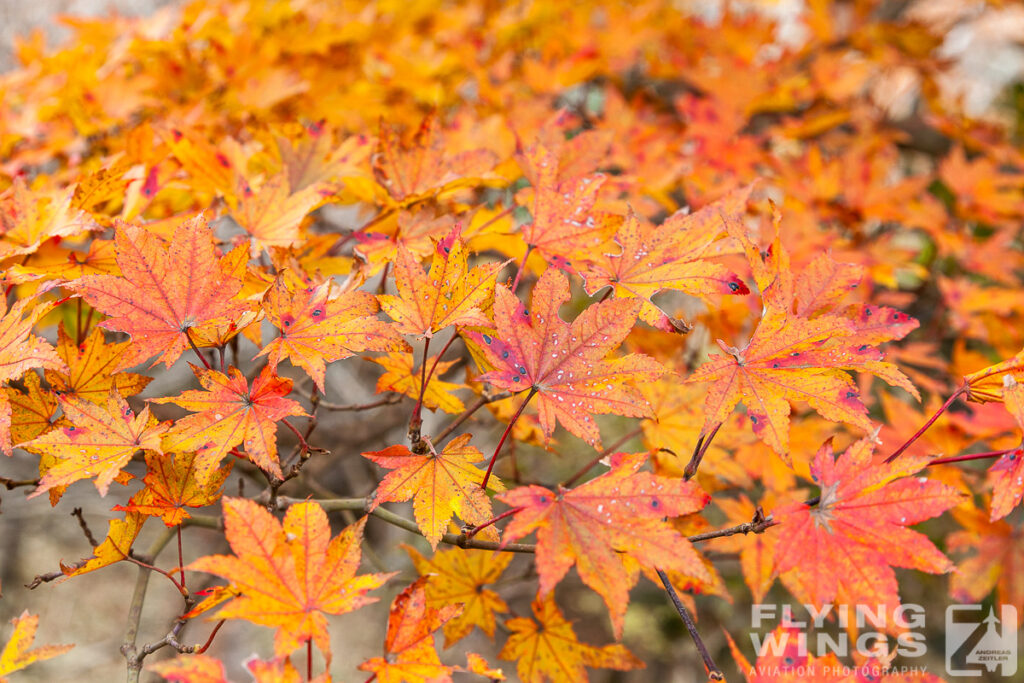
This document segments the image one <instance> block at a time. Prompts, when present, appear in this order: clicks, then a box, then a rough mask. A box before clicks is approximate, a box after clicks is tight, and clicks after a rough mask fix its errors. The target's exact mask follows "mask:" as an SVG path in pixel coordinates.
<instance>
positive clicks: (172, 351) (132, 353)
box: [72, 216, 249, 367]
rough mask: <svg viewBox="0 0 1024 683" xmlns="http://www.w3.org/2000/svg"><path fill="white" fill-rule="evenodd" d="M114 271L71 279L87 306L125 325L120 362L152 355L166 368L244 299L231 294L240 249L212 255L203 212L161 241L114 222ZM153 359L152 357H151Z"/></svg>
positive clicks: (233, 314)
mask: <svg viewBox="0 0 1024 683" xmlns="http://www.w3.org/2000/svg"><path fill="white" fill-rule="evenodd" d="M115 240H116V244H117V265H118V267H119V268H120V269H121V275H86V276H85V277H83V278H82V279H80V280H77V281H75V282H74V283H73V284H72V288H73V289H75V290H76V291H78V292H79V293H80V294H81V295H82V296H83V297H85V300H86V301H88V302H89V304H90V305H91V306H93V307H94V308H96V309H97V310H99V311H102V312H103V313H106V314H107V315H109V316H111V317H110V318H108V319H107V320H104V321H103V322H102V323H100V324H101V325H102V326H103V327H105V328H106V329H108V330H115V331H118V332H126V333H128V334H129V335H131V337H132V345H131V347H129V350H128V351H126V352H125V354H124V357H122V360H121V363H120V364H119V366H120V367H130V366H132V365H135V364H137V363H139V362H141V361H143V360H145V359H147V358H150V357H152V356H154V355H156V354H160V358H158V359H157V360H156V361H155V363H161V362H162V363H164V364H165V365H167V366H168V367H170V366H171V365H172V364H173V363H174V361H176V360H177V359H178V356H180V355H181V352H182V351H183V350H184V349H185V348H186V347H187V346H188V345H189V335H190V334H191V335H192V338H193V341H195V340H196V339H197V338H201V337H202V335H203V333H204V330H206V329H210V328H213V327H216V326H217V325H225V324H231V323H233V322H234V321H235V320H236V319H238V318H239V317H240V316H241V315H242V314H243V313H244V312H245V311H246V310H248V309H249V306H248V305H247V304H245V303H243V302H239V301H234V300H233V297H234V296H235V295H236V294H238V293H239V292H240V291H241V289H242V279H241V275H242V274H243V273H244V265H245V264H244V261H245V256H246V255H245V253H244V249H243V250H241V251H239V250H236V251H235V252H233V253H231V254H228V255H226V256H224V257H221V258H218V257H217V253H216V251H215V249H214V246H213V232H212V230H210V228H209V227H208V226H207V225H206V221H205V219H203V217H202V216H198V217H196V218H193V219H190V220H187V221H184V222H183V223H181V224H180V225H179V226H178V227H177V228H176V229H175V231H174V236H173V239H171V241H170V243H169V244H168V245H164V244H163V243H162V242H161V241H160V240H159V239H158V238H157V237H155V236H154V235H153V234H151V233H150V232H149V231H148V230H147V229H146V228H143V227H139V226H137V225H131V224H127V223H119V224H117V229H116V236H115ZM155 363H154V364H155Z"/></svg>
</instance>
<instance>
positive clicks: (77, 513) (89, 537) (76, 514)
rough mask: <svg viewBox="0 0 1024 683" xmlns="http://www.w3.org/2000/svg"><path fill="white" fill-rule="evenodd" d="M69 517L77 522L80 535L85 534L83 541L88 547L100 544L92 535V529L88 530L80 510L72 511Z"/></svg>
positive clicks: (87, 524)
mask: <svg viewBox="0 0 1024 683" xmlns="http://www.w3.org/2000/svg"><path fill="white" fill-rule="evenodd" d="M71 516H72V517H74V518H75V519H77V520H78V526H80V527H82V533H83V534H85V540H87V541H89V545H91V546H92V547H93V548H95V547H96V546H98V545H99V544H100V543H99V541H97V540H96V537H95V536H93V535H92V529H90V528H89V523H88V522H86V521H85V517H84V516H83V515H82V508H75V509H74V510H72V511H71Z"/></svg>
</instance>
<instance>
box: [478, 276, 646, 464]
mask: <svg viewBox="0 0 1024 683" xmlns="http://www.w3.org/2000/svg"><path fill="white" fill-rule="evenodd" d="M569 298H570V295H569V283H568V280H567V279H566V277H565V275H563V274H562V273H560V272H559V271H557V270H555V269H553V268H552V269H548V270H546V271H544V274H543V275H541V277H540V280H539V281H538V282H537V284H536V286H535V287H534V288H533V294H532V297H531V303H532V304H533V307H534V310H533V314H532V315H531V314H529V313H527V310H526V308H525V307H524V306H523V304H522V303H521V302H520V301H519V299H517V298H516V296H515V295H514V294H512V292H511V291H509V290H508V289H506V288H505V287H499V288H497V290H496V291H495V300H494V317H495V324H496V325H497V328H498V329H497V338H493V337H491V336H490V335H487V334H480V333H476V332H467V333H466V337H467V338H468V339H470V340H472V341H474V342H476V344H477V345H478V347H479V348H480V349H482V351H483V353H484V355H485V358H486V360H487V362H488V363H489V364H490V365H491V366H492V367H494V368H496V369H495V370H492V371H491V372H487V373H484V374H483V375H481V376H480V377H478V378H477V379H478V380H479V381H482V382H487V383H489V384H491V385H492V386H495V387H498V388H500V389H506V390H509V391H513V392H519V391H525V390H529V391H530V392H531V396H532V395H533V394H536V396H537V412H538V415H539V418H540V425H541V428H542V429H543V430H544V435H545V436H546V437H549V438H550V436H551V434H552V432H554V430H555V422H556V420H557V421H558V422H560V423H561V424H562V425H563V426H564V427H565V428H566V429H568V430H569V431H570V432H572V433H573V434H575V435H576V436H578V437H580V438H582V439H584V440H585V441H586V442H587V443H589V444H591V445H593V446H595V447H597V448H600V434H599V433H598V429H597V425H596V424H595V423H594V419H593V418H592V417H591V413H614V414H616V415H624V416H627V417H647V416H650V415H651V411H650V407H649V406H648V405H647V402H646V401H645V400H644V398H643V396H641V395H640V392H639V391H637V389H635V388H634V387H631V386H629V385H628V384H626V383H627V382H642V381H653V380H656V379H657V378H658V377H660V376H661V375H662V373H663V372H664V370H665V369H664V367H662V365H661V364H660V363H658V362H657V361H655V360H654V359H653V358H649V357H647V356H644V355H641V354H630V355H627V356H624V357H622V358H616V359H613V360H606V359H605V357H606V356H607V355H608V354H609V352H611V351H612V349H614V348H615V347H617V346H618V345H619V344H620V343H621V342H622V340H623V339H624V338H625V337H626V335H627V334H629V331H630V330H631V329H632V327H633V323H634V322H635V320H636V313H637V310H638V309H639V306H640V304H639V302H638V301H636V300H624V299H619V300H612V301H603V302H601V303H597V304H594V305H592V306H590V307H588V308H587V309H586V310H585V311H583V313H581V314H580V315H579V316H578V317H577V318H576V320H574V321H573V322H572V324H571V325H570V324H569V323H566V322H565V321H563V320H562V319H561V318H560V317H559V315H558V308H559V307H560V306H561V305H562V304H563V303H565V302H566V301H568V300H569Z"/></svg>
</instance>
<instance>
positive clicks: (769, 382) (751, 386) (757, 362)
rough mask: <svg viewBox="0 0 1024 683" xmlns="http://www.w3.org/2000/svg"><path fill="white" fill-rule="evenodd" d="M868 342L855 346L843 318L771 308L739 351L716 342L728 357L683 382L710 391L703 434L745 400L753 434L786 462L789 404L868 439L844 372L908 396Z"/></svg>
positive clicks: (852, 328)
mask: <svg viewBox="0 0 1024 683" xmlns="http://www.w3.org/2000/svg"><path fill="white" fill-rule="evenodd" d="M899 315H900V316H901V317H902V318H906V316H905V315H903V314H899ZM869 335H870V332H866V333H865V335H864V343H863V344H860V345H859V346H857V344H859V341H858V339H859V338H860V337H858V336H857V328H856V323H854V322H852V321H850V320H849V319H847V318H846V317H843V316H839V315H822V316H819V317H817V318H812V319H807V318H800V317H796V316H791V315H787V314H786V313H785V312H783V311H779V310H777V309H774V308H769V309H768V310H767V311H766V313H765V315H764V317H763V318H761V322H760V323H759V324H758V326H757V329H756V330H755V331H754V335H753V336H752V337H751V338H750V341H749V342H748V343H747V344H746V345H745V346H744V347H743V348H742V349H738V348H735V347H731V346H728V345H726V344H725V343H724V342H722V341H721V340H719V342H718V345H719V346H720V347H721V348H722V350H723V351H725V355H717V356H712V357H711V358H710V359H708V361H707V362H705V363H704V364H703V365H701V366H700V367H699V368H697V369H696V370H695V371H694V372H693V373H692V374H690V376H689V377H688V378H687V379H686V381H687V382H710V383H711V387H710V388H709V389H708V395H707V398H706V399H705V402H704V407H705V418H704V430H703V432H704V433H705V434H707V433H709V432H710V431H711V430H712V429H714V426H715V425H717V424H719V423H721V422H723V421H724V420H725V419H726V418H727V417H728V416H729V414H730V413H731V412H732V411H733V409H734V408H735V407H736V405H737V404H738V403H739V402H740V401H741V400H742V401H743V403H744V404H745V405H746V407H747V416H748V417H749V419H750V421H751V424H752V425H753V428H754V432H755V433H756V434H757V435H758V436H759V437H761V439H762V440H763V441H764V442H765V443H767V444H768V445H769V446H771V447H772V449H774V450H775V452H776V453H778V454H779V455H780V456H782V457H783V459H785V460H786V461H787V462H788V461H789V457H790V456H789V414H790V401H804V402H806V403H807V404H809V405H810V406H811V407H812V408H813V409H814V410H815V411H817V412H818V414H820V415H821V416H822V417H824V418H827V419H829V420H832V421H834V422H846V423H848V424H852V425H854V426H856V427H859V428H861V429H863V430H864V431H868V432H869V431H871V429H872V424H871V420H869V419H868V416H867V408H865V407H864V404H863V403H861V400H860V392H859V391H858V389H857V385H856V384H854V382H853V379H852V378H851V377H850V376H849V375H848V374H847V373H845V372H843V370H847V369H856V370H863V371H867V372H872V373H874V374H878V375H880V376H881V377H882V378H883V379H886V380H887V381H891V383H895V384H898V385H899V386H903V387H904V388H907V387H912V385H911V384H910V380H908V379H906V377H905V376H904V375H903V374H902V373H900V372H899V370H897V369H895V367H894V366H891V364H889V363H885V362H884V361H881V360H879V359H880V357H881V354H880V352H878V350H877V349H875V348H873V347H871V344H873V343H875V342H874V340H873V339H871V338H870V336H869Z"/></svg>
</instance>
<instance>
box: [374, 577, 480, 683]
mask: <svg viewBox="0 0 1024 683" xmlns="http://www.w3.org/2000/svg"><path fill="white" fill-rule="evenodd" d="M426 582H427V579H426V577H420V578H418V579H416V581H414V582H413V583H412V585H410V586H409V587H407V588H406V589H405V590H404V591H402V592H401V593H399V594H398V595H397V596H396V597H395V599H394V601H393V602H392V603H391V613H390V615H389V617H388V632H387V636H385V639H384V651H385V653H386V655H387V656H386V657H373V658H372V659H368V660H367V661H365V662H363V663H362V664H360V665H359V669H360V670H361V671H372V672H373V673H374V674H376V676H377V680H378V681H380V683H402V681H409V680H422V681H434V682H435V683H450V681H451V672H452V668H453V667H450V666H445V665H444V664H442V663H441V660H440V659H439V658H438V656H437V649H436V647H435V646H434V637H433V636H434V631H436V630H437V629H439V628H441V626H442V625H444V623H445V622H447V621H448V620H450V619H451V618H452V617H454V616H455V615H457V614H458V613H459V612H461V611H462V606H461V605H451V604H449V605H445V606H444V607H442V608H441V609H435V608H434V607H431V606H430V604H429V603H428V602H427V593H426V588H425V585H426Z"/></svg>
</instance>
